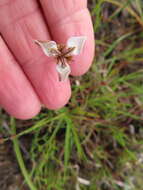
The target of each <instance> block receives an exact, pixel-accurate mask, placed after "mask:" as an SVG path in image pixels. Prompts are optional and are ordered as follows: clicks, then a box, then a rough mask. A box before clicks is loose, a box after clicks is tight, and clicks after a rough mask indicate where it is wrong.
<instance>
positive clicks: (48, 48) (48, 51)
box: [35, 40, 58, 57]
mask: <svg viewBox="0 0 143 190" xmlns="http://www.w3.org/2000/svg"><path fill="white" fill-rule="evenodd" d="M35 42H36V43H37V44H38V45H40V46H41V48H42V50H43V51H44V53H45V55H47V56H49V57H50V56H56V55H57V53H56V52H58V47H57V43H56V42H54V41H49V42H44V41H39V40H35Z"/></svg>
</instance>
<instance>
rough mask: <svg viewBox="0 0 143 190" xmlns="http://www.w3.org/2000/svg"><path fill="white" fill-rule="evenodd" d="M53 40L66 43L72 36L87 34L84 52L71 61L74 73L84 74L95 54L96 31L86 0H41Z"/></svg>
mask: <svg viewBox="0 0 143 190" xmlns="http://www.w3.org/2000/svg"><path fill="white" fill-rule="evenodd" d="M40 3H41V5H42V8H43V10H44V14H45V16H46V20H47V23H48V26H49V27H50V31H51V35H52V38H53V40H55V41H57V42H59V43H64V44H65V43H66V42H67V40H68V38H69V37H71V36H86V37H87V41H86V43H85V47H84V49H83V52H82V53H81V54H80V55H78V56H76V57H74V61H73V62H72V63H71V69H72V74H73V75H82V74H84V73H85V72H87V70H88V69H89V67H90V66H91V63H92V60H93V56H94V32H93V26H92V21H91V17H90V14H89V11H88V9H87V1H86V0H82V1H79V0H51V1H48V0H40Z"/></svg>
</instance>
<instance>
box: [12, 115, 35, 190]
mask: <svg viewBox="0 0 143 190" xmlns="http://www.w3.org/2000/svg"><path fill="white" fill-rule="evenodd" d="M10 124H11V131H12V134H13V135H15V134H16V126H15V119H14V118H12V117H11V121H10ZM12 141H13V146H14V151H15V154H16V158H17V161H18V164H19V167H20V169H21V172H22V174H23V176H24V178H25V181H26V183H27V184H28V186H29V188H30V189H31V190H37V189H36V187H35V186H34V184H33V182H32V181H31V179H30V176H29V174H28V172H27V169H26V167H25V164H24V161H23V157H22V154H21V151H20V147H19V142H18V139H17V138H14V139H13V140H12Z"/></svg>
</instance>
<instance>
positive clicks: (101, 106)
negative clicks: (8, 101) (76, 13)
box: [1, 0, 143, 190]
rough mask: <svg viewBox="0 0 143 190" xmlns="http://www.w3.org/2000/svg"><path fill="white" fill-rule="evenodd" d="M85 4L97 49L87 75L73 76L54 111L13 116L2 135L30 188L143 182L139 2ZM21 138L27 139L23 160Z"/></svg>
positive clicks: (98, 189) (129, 186) (110, 188)
mask: <svg viewBox="0 0 143 190" xmlns="http://www.w3.org/2000/svg"><path fill="white" fill-rule="evenodd" d="M89 7H90V11H91V15H92V18H93V24H94V30H95V36H96V57H95V60H94V63H93V65H92V68H91V70H90V71H89V72H88V73H87V74H86V75H84V76H82V77H77V78H75V77H74V78H72V83H73V86H72V90H73V93H72V99H71V101H70V103H69V104H68V105H67V106H66V107H64V108H63V109H61V110H59V111H55V112H54V111H48V110H46V109H43V111H42V112H41V113H40V114H39V115H38V116H37V117H35V118H34V119H32V120H30V121H26V122H22V121H18V120H17V121H14V120H13V119H12V120H11V127H12V134H15V130H16V128H17V133H16V136H15V135H14V136H12V137H11V138H10V137H5V138H4V139H3V140H2V142H4V141H7V140H9V139H11V140H12V141H13V143H14V145H13V147H14V150H15V153H16V157H17V161H18V164H19V167H20V168H21V173H22V174H23V176H24V180H25V183H26V184H27V185H28V186H29V189H30V190H67V189H68V190H79V187H80V190H121V189H122V190H142V186H143V182H142V177H143V175H142V173H143V154H142V151H143V128H142V124H143V68H142V62H143V47H142V37H143V30H142V29H143V25H142V23H143V4H142V1H141V0H130V1H129V0H128V1H123V0H121V1H116V0H92V1H91V2H89ZM1 116H2V118H3V119H2V121H1V123H2V122H3V121H6V122H8V120H9V118H8V116H7V115H5V114H4V113H3V111H2V112H1ZM29 122H30V123H31V124H30V127H25V128H24V129H21V126H25V124H26V125H27V126H29ZM19 126H20V127H19ZM1 133H3V134H4V133H5V131H4V129H2V128H1ZM21 138H24V139H28V141H29V142H30V144H29V146H28V148H27V149H28V153H29V157H30V160H29V161H28V162H27V160H26V157H25V154H24V153H23V152H21V151H20V142H21ZM29 162H30V164H29ZM24 163H25V164H24ZM27 163H28V164H27ZM78 177H82V178H83V179H86V180H89V181H90V185H89V186H86V185H84V184H79V182H78ZM78 185H79V187H78ZM21 189H22V187H21Z"/></svg>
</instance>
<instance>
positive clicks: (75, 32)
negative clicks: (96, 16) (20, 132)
mask: <svg viewBox="0 0 143 190" xmlns="http://www.w3.org/2000/svg"><path fill="white" fill-rule="evenodd" d="M72 36H87V41H86V43H85V47H84V50H83V52H82V53H81V55H79V56H76V57H75V58H74V62H73V63H72V64H71V69H72V75H74V76H78V75H82V74H84V73H85V72H86V71H87V70H88V69H89V67H90V65H91V62H92V59H93V55H94V34H93V28H92V22H91V18H90V15H89V12H88V10H87V1H86V0H0V105H1V106H2V107H3V108H4V109H5V110H6V111H7V112H8V113H10V114H11V115H13V116H14V117H16V118H19V119H29V118H32V117H33V116H35V115H36V114H38V112H39V111H40V108H41V104H44V105H45V106H46V107H47V108H49V109H59V108H61V107H62V106H64V105H65V104H66V103H67V102H68V100H69V98H70V96H71V87H70V82H69V80H66V81H64V82H60V81H59V80H58V74H57V72H56V69H55V67H56V63H55V62H54V60H53V59H52V58H48V57H47V56H45V55H44V54H43V52H42V51H41V49H40V48H39V47H38V46H37V45H36V44H35V43H34V40H35V39H38V40H51V39H52V40H54V41H56V42H58V43H64V44H65V43H66V41H67V39H68V38H69V37H72Z"/></svg>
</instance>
